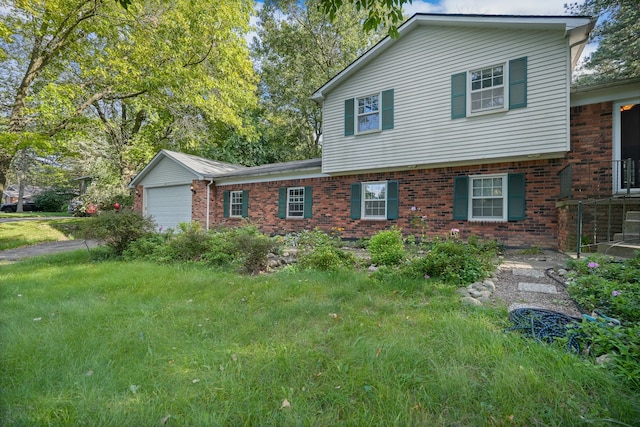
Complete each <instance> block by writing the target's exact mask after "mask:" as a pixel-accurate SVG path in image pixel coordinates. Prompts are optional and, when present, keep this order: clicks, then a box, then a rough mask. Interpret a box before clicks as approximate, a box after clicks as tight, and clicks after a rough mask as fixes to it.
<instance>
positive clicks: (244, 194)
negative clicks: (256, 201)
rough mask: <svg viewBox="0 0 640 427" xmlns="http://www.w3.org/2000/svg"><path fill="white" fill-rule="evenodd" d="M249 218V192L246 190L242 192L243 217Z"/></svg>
mask: <svg viewBox="0 0 640 427" xmlns="http://www.w3.org/2000/svg"><path fill="white" fill-rule="evenodd" d="M248 216H249V190H244V191H243V192H242V217H243V218H246V217H248Z"/></svg>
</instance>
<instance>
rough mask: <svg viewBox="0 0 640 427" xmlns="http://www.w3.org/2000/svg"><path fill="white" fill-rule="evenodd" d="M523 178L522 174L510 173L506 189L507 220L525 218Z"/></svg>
mask: <svg viewBox="0 0 640 427" xmlns="http://www.w3.org/2000/svg"><path fill="white" fill-rule="evenodd" d="M525 209H526V197H525V177H524V174H523V173H510V174H509V181H508V187H507V219H508V220H509V221H517V220H521V219H525V218H526V211H525Z"/></svg>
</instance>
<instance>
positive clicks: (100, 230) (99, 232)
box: [83, 211, 155, 256]
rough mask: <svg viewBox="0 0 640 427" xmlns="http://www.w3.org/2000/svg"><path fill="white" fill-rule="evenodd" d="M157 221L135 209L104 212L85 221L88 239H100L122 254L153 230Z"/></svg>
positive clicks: (85, 232)
mask: <svg viewBox="0 0 640 427" xmlns="http://www.w3.org/2000/svg"><path fill="white" fill-rule="evenodd" d="M154 228H155V223H154V222H153V220H152V219H151V218H148V217H144V216H142V215H140V214H139V213H137V212H134V211H123V212H103V213H101V214H100V215H96V216H94V217H91V218H90V219H89V220H87V221H86V222H85V223H84V230H83V232H84V233H83V234H84V237H85V238H87V239H98V240H101V241H103V242H105V244H106V245H107V246H109V247H111V248H113V249H114V251H115V253H116V255H118V256H120V255H122V254H123V252H124V251H125V250H126V249H127V248H128V247H129V245H130V244H131V242H133V241H135V240H137V239H139V238H141V237H143V236H145V235H148V234H149V233H151V232H153V230H154Z"/></svg>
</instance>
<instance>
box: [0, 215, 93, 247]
mask: <svg viewBox="0 0 640 427" xmlns="http://www.w3.org/2000/svg"><path fill="white" fill-rule="evenodd" d="M84 220H85V219H84V218H61V219H53V220H37V219H34V220H28V221H16V222H3V223H0V250H6V249H14V248H19V247H22V246H28V245H34V244H36V243H43V242H55V241H59V240H69V239H70V238H73V236H74V233H75V231H76V230H77V228H78V225H79V224H80V223H81V222H82V221H84Z"/></svg>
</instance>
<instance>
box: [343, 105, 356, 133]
mask: <svg viewBox="0 0 640 427" xmlns="http://www.w3.org/2000/svg"><path fill="white" fill-rule="evenodd" d="M354 105H355V104H354V100H353V98H351V99H347V100H346V101H344V136H349V135H353V132H354V127H355V118H354V114H355V107H354Z"/></svg>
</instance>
